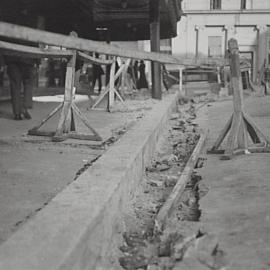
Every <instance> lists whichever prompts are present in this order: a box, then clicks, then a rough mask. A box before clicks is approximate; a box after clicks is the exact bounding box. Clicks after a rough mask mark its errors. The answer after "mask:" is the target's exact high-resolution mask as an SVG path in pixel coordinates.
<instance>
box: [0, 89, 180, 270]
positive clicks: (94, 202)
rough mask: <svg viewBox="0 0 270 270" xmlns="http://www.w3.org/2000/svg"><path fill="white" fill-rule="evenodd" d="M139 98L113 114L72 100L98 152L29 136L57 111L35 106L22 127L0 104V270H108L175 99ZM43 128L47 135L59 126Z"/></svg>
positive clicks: (77, 144)
mask: <svg viewBox="0 0 270 270" xmlns="http://www.w3.org/2000/svg"><path fill="white" fill-rule="evenodd" d="M138 93H139V96H138V97H130V98H129V99H128V100H126V101H125V105H126V106H125V107H123V106H120V105H119V107H117V106H115V107H116V110H114V111H113V112H112V113H108V112H104V111H93V110H89V109H88V108H89V103H88V102H87V101H83V100H82V101H80V100H77V103H78V106H79V107H80V109H81V111H82V113H83V114H84V115H86V117H87V119H88V120H89V122H90V124H91V125H92V127H93V128H94V129H95V130H96V131H97V132H98V133H99V134H100V135H101V137H102V138H103V142H101V143H98V144H97V143H96V142H94V143H93V142H87V141H76V140H71V139H70V140H67V141H64V142H61V143H53V142H51V141H50V140H49V139H46V138H39V137H32V136H31V137H29V136H27V135H26V133H27V130H28V129H30V128H32V127H33V126H35V125H36V124H37V123H38V122H39V121H40V120H41V119H42V118H43V117H44V116H45V115H46V114H47V113H48V112H50V111H51V110H52V109H53V108H54V107H56V104H53V103H52V102H49V103H48V102H47V103H44V104H42V103H41V102H40V101H39V102H35V104H34V109H33V110H32V115H33V119H32V120H30V121H27V120H24V121H19V122H17V121H16V122H15V121H14V120H12V118H11V115H10V111H11V110H10V105H9V104H5V103H2V104H1V108H0V115H1V117H0V124H1V126H2V127H5V128H3V129H1V130H0V151H1V153H0V154H1V155H0V203H1V209H0V220H1V222H0V237H1V241H0V269H1V270H18V269H20V270H37V269H38V270H43V269H44V270H47V269H59V270H60V269H65V270H68V269H74V270H80V269H85V270H86V269H96V268H97V267H98V266H99V265H103V263H104V262H106V263H109V265H110V256H113V254H111V246H112V245H113V241H114V237H115V235H117V233H118V232H119V231H121V227H122V226H123V223H122V221H121V216H122V212H123V210H124V208H125V205H126V203H127V202H128V201H129V200H130V198H131V197H132V196H133V193H134V190H135V187H136V186H137V185H138V181H140V179H141V178H142V174H143V172H144V171H145V166H148V165H149V163H150V160H151V157H152V155H153V153H154V151H155V149H156V144H157V141H158V139H159V138H160V136H161V134H162V132H163V130H164V129H165V128H166V126H167V123H168V119H169V117H170V115H171V112H172V111H173V110H174V109H175V108H176V104H177V101H178V96H179V93H178V92H177V91H174V90H170V91H169V92H166V93H164V95H163V98H162V101H159V100H153V99H151V98H148V97H145V96H142V95H144V93H143V91H139V92H138ZM147 93H148V96H149V91H147ZM75 102H76V100H75ZM116 105H117V104H116ZM117 108H118V110H117ZM48 124H49V126H47V129H48V130H52V129H53V126H54V128H55V126H56V124H57V119H52V121H50V122H49V123H48ZM76 127H78V128H79V129H80V128H83V126H80V125H79V124H78V125H77V124H76ZM43 128H46V127H45V126H44V127H43ZM81 131H82V132H85V131H84V130H83V129H82V130H81ZM97 158H98V159H97ZM112 267H113V266H112ZM105 269H106V268H105Z"/></svg>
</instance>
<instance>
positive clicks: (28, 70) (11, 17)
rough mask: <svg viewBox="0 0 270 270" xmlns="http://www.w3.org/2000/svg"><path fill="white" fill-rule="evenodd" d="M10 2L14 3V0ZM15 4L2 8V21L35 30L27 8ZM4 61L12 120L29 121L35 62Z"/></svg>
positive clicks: (22, 43)
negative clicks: (8, 84)
mask: <svg viewBox="0 0 270 270" xmlns="http://www.w3.org/2000/svg"><path fill="white" fill-rule="evenodd" d="M11 2H14V0H13V1H11ZM15 2H16V1H15ZM15 2H14V5H13V6H10V5H7V6H4V11H5V12H3V13H2V16H3V19H4V21H6V22H10V23H14V24H18V25H22V26H28V27H33V28H36V26H37V17H36V16H33V14H31V12H30V11H29V10H28V9H27V7H25V6H24V5H22V4H21V3H20V2H19V1H18V2H16V3H15ZM10 4H11V3H10ZM1 40H3V41H6V42H10V43H16V44H21V45H26V46H37V44H34V43H31V42H25V41H18V40H14V39H11V38H1ZM4 61H5V64H6V65H7V74H8V77H9V81H10V93H11V98H12V109H13V114H14V119H15V120H22V119H23V117H24V118H25V119H31V115H30V114H29V112H28V109H29V108H32V95H33V87H34V76H35V65H36V63H37V61H36V60H35V59H32V58H24V57H20V56H13V55H11V56H5V57H4ZM21 95H22V96H23V98H22V97H21Z"/></svg>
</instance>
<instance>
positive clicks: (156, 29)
mask: <svg viewBox="0 0 270 270" xmlns="http://www.w3.org/2000/svg"><path fill="white" fill-rule="evenodd" d="M159 3H160V0H150V11H149V12H150V14H149V17H150V43H151V52H159V51H160V5H159ZM151 77H152V98H155V99H161V97H162V92H161V66H160V64H159V63H157V62H151Z"/></svg>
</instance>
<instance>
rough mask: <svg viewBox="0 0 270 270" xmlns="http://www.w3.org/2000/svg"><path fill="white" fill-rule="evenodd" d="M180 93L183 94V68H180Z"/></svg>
mask: <svg viewBox="0 0 270 270" xmlns="http://www.w3.org/2000/svg"><path fill="white" fill-rule="evenodd" d="M179 92H180V93H181V94H183V67H182V66H181V67H180V68H179Z"/></svg>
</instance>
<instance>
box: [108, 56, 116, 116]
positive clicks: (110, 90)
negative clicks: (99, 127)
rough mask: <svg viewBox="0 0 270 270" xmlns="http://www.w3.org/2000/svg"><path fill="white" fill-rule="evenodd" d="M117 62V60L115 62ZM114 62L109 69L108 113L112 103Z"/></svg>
mask: <svg viewBox="0 0 270 270" xmlns="http://www.w3.org/2000/svg"><path fill="white" fill-rule="evenodd" d="M115 61H117V60H115ZM115 61H114V62H113V63H112V65H111V69H110V82H109V94H108V108H107V109H108V111H110V108H111V107H112V106H113V103H114V83H115V80H114V73H115Z"/></svg>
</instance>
